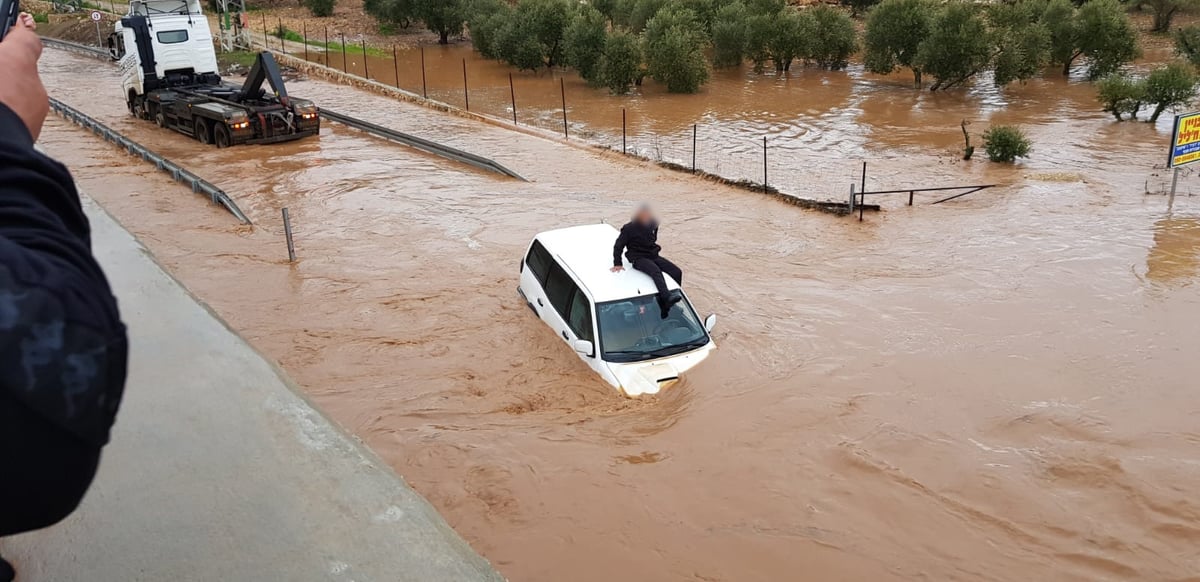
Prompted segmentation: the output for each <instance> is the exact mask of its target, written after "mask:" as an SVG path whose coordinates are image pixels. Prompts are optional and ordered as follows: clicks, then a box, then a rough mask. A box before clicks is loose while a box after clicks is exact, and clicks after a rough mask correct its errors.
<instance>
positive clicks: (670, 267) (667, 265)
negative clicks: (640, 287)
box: [633, 257, 683, 305]
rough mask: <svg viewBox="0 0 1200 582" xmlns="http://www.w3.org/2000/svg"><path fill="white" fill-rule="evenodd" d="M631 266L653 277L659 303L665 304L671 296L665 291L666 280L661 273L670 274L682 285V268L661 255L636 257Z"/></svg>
mask: <svg viewBox="0 0 1200 582" xmlns="http://www.w3.org/2000/svg"><path fill="white" fill-rule="evenodd" d="M633 268H635V269H637V270H639V271H641V272H643V273H645V274H647V275H650V278H651V279H654V286H655V287H656V288H658V304H659V305H667V304H668V302H669V300H670V298H671V295H670V293H668V292H667V281H666V279H663V273H666V274H668V275H670V276H671V278H672V279H675V282H676V283H678V284H680V285H683V270H682V269H680V268H679V267H677V266H675V263H672V262H671V261H668V260H666V259H664V258H662V257H638V258H636V259H634V260H633Z"/></svg>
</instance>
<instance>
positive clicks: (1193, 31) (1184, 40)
mask: <svg viewBox="0 0 1200 582" xmlns="http://www.w3.org/2000/svg"><path fill="white" fill-rule="evenodd" d="M1175 54H1177V55H1179V56H1181V57H1183V58H1185V59H1187V61H1188V62H1189V63H1191V64H1192V66H1197V67H1200V26H1187V27H1184V28H1181V29H1179V30H1176V31H1175Z"/></svg>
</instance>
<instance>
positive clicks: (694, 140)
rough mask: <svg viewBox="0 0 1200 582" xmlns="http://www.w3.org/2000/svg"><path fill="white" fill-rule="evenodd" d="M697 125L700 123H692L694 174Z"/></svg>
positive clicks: (694, 169) (693, 167) (693, 168)
mask: <svg viewBox="0 0 1200 582" xmlns="http://www.w3.org/2000/svg"><path fill="white" fill-rule="evenodd" d="M697 125H698V124H695V123H693V124H692V173H693V174H695V173H696V126H697Z"/></svg>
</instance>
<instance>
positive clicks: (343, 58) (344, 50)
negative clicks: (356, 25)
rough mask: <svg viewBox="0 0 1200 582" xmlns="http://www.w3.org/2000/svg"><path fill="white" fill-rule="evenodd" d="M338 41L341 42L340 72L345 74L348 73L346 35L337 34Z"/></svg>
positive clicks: (342, 33)
mask: <svg viewBox="0 0 1200 582" xmlns="http://www.w3.org/2000/svg"><path fill="white" fill-rule="evenodd" d="M338 39H339V40H341V45H342V72H343V73H346V72H348V71H347V70H346V33H344V32H339V33H338Z"/></svg>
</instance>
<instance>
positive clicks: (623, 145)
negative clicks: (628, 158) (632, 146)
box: [621, 107, 629, 154]
mask: <svg viewBox="0 0 1200 582" xmlns="http://www.w3.org/2000/svg"><path fill="white" fill-rule="evenodd" d="M626 136H627V133H626V130H625V108H624V107H622V108H621V153H623V154H627V153H629V150H628V149H626V141H627V137H626Z"/></svg>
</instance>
